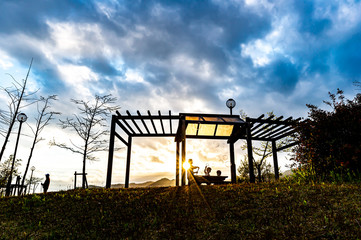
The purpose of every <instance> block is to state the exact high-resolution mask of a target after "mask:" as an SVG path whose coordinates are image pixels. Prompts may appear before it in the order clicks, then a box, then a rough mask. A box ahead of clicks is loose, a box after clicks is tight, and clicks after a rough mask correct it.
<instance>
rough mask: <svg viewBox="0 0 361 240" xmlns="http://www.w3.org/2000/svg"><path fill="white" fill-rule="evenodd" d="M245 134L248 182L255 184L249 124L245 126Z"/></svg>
mask: <svg viewBox="0 0 361 240" xmlns="http://www.w3.org/2000/svg"><path fill="white" fill-rule="evenodd" d="M246 134H247V151H248V166H249V181H250V182H251V183H254V182H256V178H255V176H254V169H253V148H252V133H251V124H247V128H246Z"/></svg>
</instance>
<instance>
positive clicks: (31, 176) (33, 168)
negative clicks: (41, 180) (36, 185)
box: [29, 166, 35, 194]
mask: <svg viewBox="0 0 361 240" xmlns="http://www.w3.org/2000/svg"><path fill="white" fill-rule="evenodd" d="M30 170H31V175H30V181H29V194H30V188H31V180H32V179H33V172H34V171H35V167H34V166H32V167H31V168H30Z"/></svg>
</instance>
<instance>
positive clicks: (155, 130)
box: [148, 110, 158, 133]
mask: <svg viewBox="0 0 361 240" xmlns="http://www.w3.org/2000/svg"><path fill="white" fill-rule="evenodd" d="M148 115H149V117H152V114H150V111H149V110H148ZM150 121H151V122H152V125H153V129H154V132H155V133H158V132H157V129H156V128H155V125H154V122H153V118H150Z"/></svg>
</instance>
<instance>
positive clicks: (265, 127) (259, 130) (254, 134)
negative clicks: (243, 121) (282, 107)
mask: <svg viewBox="0 0 361 240" xmlns="http://www.w3.org/2000/svg"><path fill="white" fill-rule="evenodd" d="M282 118H283V116H280V117H278V118H277V119H276V120H272V122H270V123H267V125H266V126H264V127H263V128H261V129H258V130H257V131H256V132H253V131H252V135H253V136H256V135H257V134H258V133H261V135H262V131H265V130H267V128H269V127H270V126H272V125H273V124H276V123H274V122H273V121H278V120H280V119H282Z"/></svg>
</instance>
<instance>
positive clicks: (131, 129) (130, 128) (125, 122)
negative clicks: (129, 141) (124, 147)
mask: <svg viewBox="0 0 361 240" xmlns="http://www.w3.org/2000/svg"><path fill="white" fill-rule="evenodd" d="M116 113H117V114H118V116H119V117H122V115H121V114H120V113H119V112H118V111H116ZM121 119H122V121H123V122H124V124H125V125H126V126H127V127H128V128H129V130H130V131H131V132H132V133H133V134H135V131H134V130H133V128H132V127H131V126H130V125H129V124H128V123H127V121H125V119H124V118H121Z"/></svg>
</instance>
